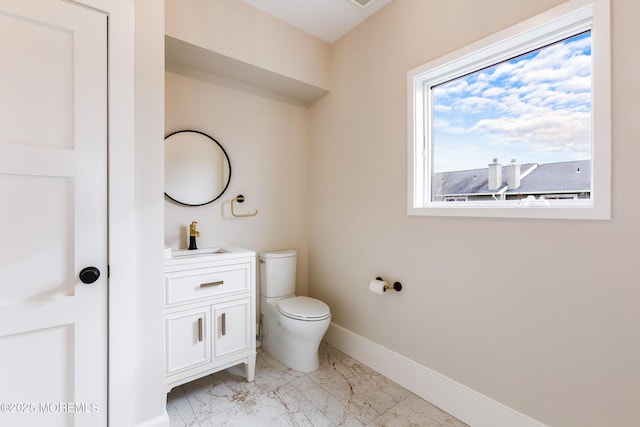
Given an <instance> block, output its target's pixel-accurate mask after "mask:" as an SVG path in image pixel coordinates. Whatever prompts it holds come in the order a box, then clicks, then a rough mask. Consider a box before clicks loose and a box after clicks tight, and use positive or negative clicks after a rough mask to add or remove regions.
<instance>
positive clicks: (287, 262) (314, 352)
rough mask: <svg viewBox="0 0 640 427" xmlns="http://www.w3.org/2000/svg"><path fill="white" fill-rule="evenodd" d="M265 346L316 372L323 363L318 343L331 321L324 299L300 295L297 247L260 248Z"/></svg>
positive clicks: (277, 355) (300, 367) (282, 359)
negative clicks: (298, 294) (297, 276)
mask: <svg viewBox="0 0 640 427" xmlns="http://www.w3.org/2000/svg"><path fill="white" fill-rule="evenodd" d="M259 256H260V292H261V297H260V302H261V309H262V348H263V349H264V351H265V352H267V353H268V354H269V355H271V356H272V357H273V358H275V359H276V360H277V361H279V362H280V363H282V364H284V365H285V366H287V367H289V368H291V369H294V370H296V371H300V372H312V371H315V370H316V369H318V367H319V366H320V363H319V360H318V347H319V346H320V341H321V340H322V337H323V336H324V334H325V332H326V331H327V328H329V323H330V322H331V311H330V310H329V306H328V305H327V304H325V303H324V302H322V301H320V300H317V299H314V298H309V297H303V296H296V295H295V289H296V260H297V252H296V251H295V250H294V249H287V250H282V251H266V252H260V255H259Z"/></svg>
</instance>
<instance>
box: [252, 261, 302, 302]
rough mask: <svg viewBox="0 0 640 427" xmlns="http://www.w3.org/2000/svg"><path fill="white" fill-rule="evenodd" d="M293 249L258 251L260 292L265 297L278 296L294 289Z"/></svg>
mask: <svg viewBox="0 0 640 427" xmlns="http://www.w3.org/2000/svg"><path fill="white" fill-rule="evenodd" d="M297 255H298V253H297V251H296V250H295V249H286V250H282V251H265V252H260V293H261V295H262V296H263V297H266V298H278V297H283V296H285V295H291V294H294V293H295V291H296V259H297Z"/></svg>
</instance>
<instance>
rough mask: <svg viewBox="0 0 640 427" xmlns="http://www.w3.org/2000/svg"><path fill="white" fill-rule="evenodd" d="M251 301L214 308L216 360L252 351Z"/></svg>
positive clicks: (225, 304) (220, 305)
mask: <svg viewBox="0 0 640 427" xmlns="http://www.w3.org/2000/svg"><path fill="white" fill-rule="evenodd" d="M250 315H251V299H250V298H246V299H242V300H236V301H231V302H228V303H224V304H216V305H214V306H213V323H214V325H213V329H214V330H213V337H214V338H213V358H214V360H217V359H221V358H224V357H225V356H230V355H233V354H234V353H237V352H241V351H247V350H250V349H251V320H250V318H251V316H250Z"/></svg>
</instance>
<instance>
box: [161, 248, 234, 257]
mask: <svg viewBox="0 0 640 427" xmlns="http://www.w3.org/2000/svg"><path fill="white" fill-rule="evenodd" d="M228 252H231V251H229V250H227V249H224V248H218V247H214V248H204V249H191V250H189V249H178V250H173V251H171V256H172V257H174V258H182V257H192V256H200V255H213V254H224V253H228Z"/></svg>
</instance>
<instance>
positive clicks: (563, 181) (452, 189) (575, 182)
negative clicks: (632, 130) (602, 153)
mask: <svg viewBox="0 0 640 427" xmlns="http://www.w3.org/2000/svg"><path fill="white" fill-rule="evenodd" d="M533 166H537V167H536V168H535V169H534V170H533V171H532V172H531V173H529V174H528V175H526V176H525V177H523V178H521V181H520V187H518V188H517V189H508V190H507V191H506V192H505V194H521V193H528V194H540V193H546V194H549V193H567V192H588V191H590V189H591V185H590V181H591V178H590V177H591V161H590V160H575V161H570V162H559V163H545V164H536V163H524V164H522V165H521V166H520V173H521V176H522V174H524V173H525V172H526V171H528V170H529V169H530V168H531V167H533ZM488 175H489V169H488V168H485V169H470V170H462V171H451V172H440V173H435V174H434V176H433V181H432V183H433V189H434V191H433V194H434V195H456V194H460V195H462V194H466V195H469V194H483V193H484V194H494V193H497V192H498V191H499V190H500V189H502V188H503V187H505V186H506V185H507V167H506V166H503V167H502V185H500V187H499V188H498V189H497V190H489V186H488Z"/></svg>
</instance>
